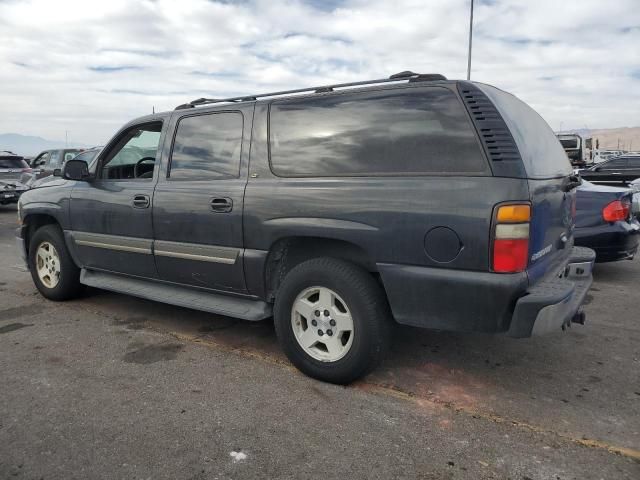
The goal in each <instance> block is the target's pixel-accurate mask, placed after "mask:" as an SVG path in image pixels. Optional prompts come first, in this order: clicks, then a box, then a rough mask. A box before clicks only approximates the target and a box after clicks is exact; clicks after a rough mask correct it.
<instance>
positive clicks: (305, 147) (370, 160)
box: [269, 87, 488, 176]
mask: <svg viewBox="0 0 640 480" xmlns="http://www.w3.org/2000/svg"><path fill="white" fill-rule="evenodd" d="M269 144H270V151H271V167H272V169H273V171H274V173H275V174H276V175H280V176H341V175H365V176H367V175H382V174H389V175H397V174H417V175H420V174H438V173H460V172H465V173H476V174H485V173H487V172H488V167H487V165H486V161H485V160H484V157H483V156H482V153H481V150H480V147H479V145H478V141H477V139H476V135H475V133H474V131H473V130H472V126H471V124H470V121H469V119H468V118H467V114H466V112H465V111H464V109H463V107H462V105H461V104H460V102H459V101H458V99H457V97H456V96H455V95H454V94H453V93H452V92H451V91H449V90H447V89H445V88H437V87H434V88H428V89H419V90H418V89H402V90H398V89H394V90H385V91H377V92H366V93H359V94H347V95H330V96H324V97H315V98H299V99H293V100H286V101H277V102H273V104H272V105H271V113H270V138H269Z"/></svg>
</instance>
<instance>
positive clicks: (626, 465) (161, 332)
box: [0, 206, 640, 480]
mask: <svg viewBox="0 0 640 480" xmlns="http://www.w3.org/2000/svg"><path fill="white" fill-rule="evenodd" d="M15 219H16V212H15V207H10V206H9V207H7V206H5V207H2V206H0V371H1V372H2V373H1V374H0V478H29V479H31V478H35V479H37V478H45V479H51V478H59V479H74V478H79V479H80V478H81V479H87V478H92V479H93V478H105V479H112V478H123V479H134V478H135V479H137V478H140V479H146V478H154V479H158V478H167V479H200V478H201V479H210V478H211V479H214V478H220V479H222V478H295V479H299V478H318V477H323V478H367V479H370V478H419V479H457V478H471V479H482V478H510V479H521V480H527V479H528V480H536V479H573V478H575V479H590V478H594V479H624V478H630V479H637V478H640V374H639V372H640V324H639V322H640V315H639V314H638V308H639V307H638V301H637V296H638V293H639V292H640V287H639V285H640V263H639V262H638V261H637V260H636V261H625V262H618V263H612V264H606V265H599V266H597V267H596V271H595V275H594V276H595V282H594V286H593V288H592V291H591V292H590V296H589V304H588V305H587V307H586V311H587V325H586V326H584V327H581V326H574V327H573V328H572V329H570V331H568V332H565V333H561V332H558V334H557V335H551V336H547V337H543V338H537V339H527V340H514V339H508V338H504V337H500V336H488V335H469V334H465V335H462V334H451V333H439V332H428V331H422V330H418V329H413V328H407V327H402V328H399V329H398V332H397V334H396V336H395V338H394V343H393V349H392V352H391V354H390V355H389V358H388V360H387V361H386V362H385V363H384V364H383V365H382V366H381V367H380V368H379V369H378V370H377V371H376V372H374V373H373V374H371V375H370V376H368V377H367V378H365V379H364V380H362V381H361V382H359V383H357V384H355V385H351V386H349V387H337V386H333V385H327V384H323V383H320V382H317V381H314V380H311V379H309V378H307V377H305V376H303V375H301V374H300V373H298V372H297V371H296V370H295V369H293V367H291V365H290V364H289V363H288V362H287V360H286V359H285V358H284V356H283V355H282V354H281V353H280V351H279V349H278V346H277V343H276V339H275V335H274V331H273V324H272V323H270V322H260V323H250V322H242V321H237V320H234V319H230V318H226V317H220V316H215V315H210V314H205V313H201V312H196V311H192V310H188V309H182V308H176V307H171V306H166V305H161V304H156V303H152V302H149V301H145V300H140V299H136V298H132V297H127V296H124V295H117V294H112V293H107V292H100V291H97V290H89V291H87V293H86V295H85V296H84V297H83V298H82V299H79V300H76V301H73V302H67V303H52V302H48V301H46V300H44V299H43V298H42V297H41V296H40V295H39V294H37V292H36V290H35V288H34V287H33V284H32V282H31V279H30V276H29V274H28V273H27V272H26V270H25V269H24V268H23V266H22V265H20V261H19V259H18V258H17V254H16V250H15V247H14V239H13V236H14V229H15V228H16V221H15Z"/></svg>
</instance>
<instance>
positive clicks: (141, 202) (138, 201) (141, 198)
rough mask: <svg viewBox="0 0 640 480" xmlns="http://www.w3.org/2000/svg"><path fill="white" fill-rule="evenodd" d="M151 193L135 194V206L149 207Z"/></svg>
mask: <svg viewBox="0 0 640 480" xmlns="http://www.w3.org/2000/svg"><path fill="white" fill-rule="evenodd" d="M149 203H150V202H149V195H141V194H140V195H134V197H133V208H149Z"/></svg>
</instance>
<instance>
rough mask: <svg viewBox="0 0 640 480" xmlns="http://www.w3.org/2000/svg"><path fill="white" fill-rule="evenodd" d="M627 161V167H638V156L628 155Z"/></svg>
mask: <svg viewBox="0 0 640 480" xmlns="http://www.w3.org/2000/svg"><path fill="white" fill-rule="evenodd" d="M627 162H628V163H627V167H629V168H640V157H628V158H627Z"/></svg>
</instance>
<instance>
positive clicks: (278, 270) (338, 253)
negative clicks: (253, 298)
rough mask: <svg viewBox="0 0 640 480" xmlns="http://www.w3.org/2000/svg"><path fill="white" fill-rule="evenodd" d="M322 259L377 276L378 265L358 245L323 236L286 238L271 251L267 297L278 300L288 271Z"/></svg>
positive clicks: (266, 280) (268, 262)
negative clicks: (356, 267) (346, 263)
mask: <svg viewBox="0 0 640 480" xmlns="http://www.w3.org/2000/svg"><path fill="white" fill-rule="evenodd" d="M319 257H333V258H340V259H342V260H346V261H348V262H351V263H354V264H356V265H359V266H361V267H362V268H364V269H365V270H367V271H369V272H372V273H375V276H376V277H378V274H377V268H376V264H375V262H374V261H373V260H372V259H371V258H370V256H369V255H368V254H367V252H366V251H365V250H364V249H363V248H362V247H359V246H358V245H355V244H353V243H350V242H347V241H344V240H335V239H330V238H321V237H287V238H283V239H280V240H278V241H277V242H275V243H274V244H273V245H272V246H271V248H270V249H269V255H268V257H267V262H266V267H265V285H266V294H267V295H266V297H267V299H268V300H273V299H274V298H275V293H276V291H277V290H278V287H279V286H280V284H281V283H282V280H283V279H284V277H285V276H286V275H287V273H289V271H290V270H291V269H292V268H293V267H295V266H296V265H299V264H300V263H302V262H304V261H306V260H311V259H312V258H319Z"/></svg>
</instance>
